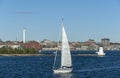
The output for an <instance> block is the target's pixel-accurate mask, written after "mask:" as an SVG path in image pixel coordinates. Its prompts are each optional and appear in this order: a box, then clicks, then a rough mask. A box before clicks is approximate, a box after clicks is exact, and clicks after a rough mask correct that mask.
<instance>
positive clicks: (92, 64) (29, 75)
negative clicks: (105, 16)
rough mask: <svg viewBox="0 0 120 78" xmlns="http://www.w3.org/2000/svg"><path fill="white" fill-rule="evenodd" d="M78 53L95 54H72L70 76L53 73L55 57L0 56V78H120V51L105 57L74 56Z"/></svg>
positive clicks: (107, 53) (107, 54) (108, 53)
mask: <svg viewBox="0 0 120 78" xmlns="http://www.w3.org/2000/svg"><path fill="white" fill-rule="evenodd" d="M44 53H46V54H47V52H44ZM78 53H79V54H81V53H82V54H83V53H84V54H87V53H92V54H94V53H95V52H87V51H86V52H80V51H75V52H72V61H73V72H72V73H69V74H54V73H53V71H52V65H53V60H54V56H0V78H120V51H111V52H110V51H109V52H106V56H105V57H98V56H74V55H76V54H78ZM48 54H50V53H49V52H48ZM52 55H53V53H52Z"/></svg>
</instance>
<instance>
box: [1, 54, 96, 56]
mask: <svg viewBox="0 0 120 78" xmlns="http://www.w3.org/2000/svg"><path fill="white" fill-rule="evenodd" d="M0 56H54V55H53V54H0ZM72 56H98V55H97V54H75V55H72Z"/></svg>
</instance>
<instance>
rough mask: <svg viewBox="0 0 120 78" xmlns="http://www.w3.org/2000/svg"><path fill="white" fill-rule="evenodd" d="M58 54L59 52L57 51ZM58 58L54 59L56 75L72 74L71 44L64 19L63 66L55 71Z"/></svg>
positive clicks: (54, 70)
mask: <svg viewBox="0 0 120 78" xmlns="http://www.w3.org/2000/svg"><path fill="white" fill-rule="evenodd" d="M56 52H57V51H56ZM56 56H57V53H56V54H55V59H54V65H53V72H54V73H70V72H72V60H71V53H70V48H69V43H68V39H67V35H66V32H65V29H64V25H63V19H62V48H61V65H60V67H59V68H58V69H55V68H54V67H55V64H56V63H55V62H56Z"/></svg>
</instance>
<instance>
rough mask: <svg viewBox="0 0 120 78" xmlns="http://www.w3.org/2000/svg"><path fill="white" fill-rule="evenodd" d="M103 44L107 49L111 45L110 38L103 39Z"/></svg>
mask: <svg viewBox="0 0 120 78" xmlns="http://www.w3.org/2000/svg"><path fill="white" fill-rule="evenodd" d="M101 45H102V46H103V47H104V49H107V48H108V47H109V46H110V39H109V38H103V39H101Z"/></svg>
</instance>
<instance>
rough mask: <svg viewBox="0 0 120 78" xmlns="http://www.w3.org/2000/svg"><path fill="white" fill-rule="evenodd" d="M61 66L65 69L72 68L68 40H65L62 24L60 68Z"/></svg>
mask: <svg viewBox="0 0 120 78" xmlns="http://www.w3.org/2000/svg"><path fill="white" fill-rule="evenodd" d="M62 66H67V67H71V66H72V63H71V54H70V48H69V43H68V39H67V35H66V32H65V29H64V25H63V23H62V51H61V67H62Z"/></svg>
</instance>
